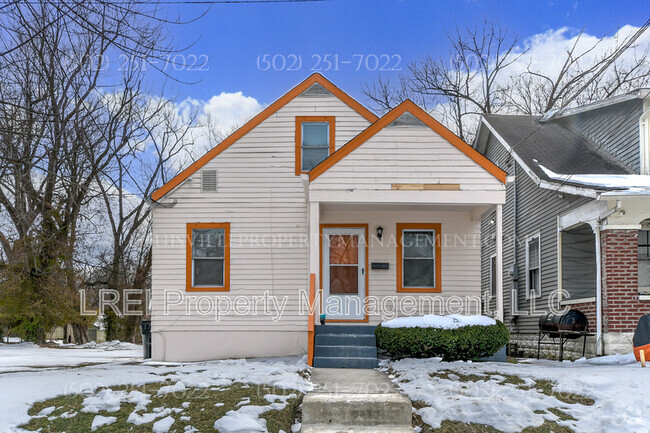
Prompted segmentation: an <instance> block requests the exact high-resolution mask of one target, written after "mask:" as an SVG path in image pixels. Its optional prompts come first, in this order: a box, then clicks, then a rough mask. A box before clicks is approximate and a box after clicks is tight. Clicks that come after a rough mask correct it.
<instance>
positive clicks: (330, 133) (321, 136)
mask: <svg viewBox="0 0 650 433" xmlns="http://www.w3.org/2000/svg"><path fill="white" fill-rule="evenodd" d="M334 130H335V127H334V116H298V117H296V175H298V174H300V173H307V172H309V170H311V169H312V168H314V167H316V166H317V165H318V164H320V163H321V162H322V161H323V160H324V159H325V158H327V157H328V156H330V155H331V154H332V153H333V152H334Z"/></svg>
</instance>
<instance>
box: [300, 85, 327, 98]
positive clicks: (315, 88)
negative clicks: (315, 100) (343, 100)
mask: <svg viewBox="0 0 650 433" xmlns="http://www.w3.org/2000/svg"><path fill="white" fill-rule="evenodd" d="M331 94H332V93H330V91H329V90H327V89H326V88H325V87H323V86H322V85H321V84H319V83H314V84H312V85H311V86H309V88H308V89H307V90H305V91H304V92H302V93H301V96H330V95H331Z"/></svg>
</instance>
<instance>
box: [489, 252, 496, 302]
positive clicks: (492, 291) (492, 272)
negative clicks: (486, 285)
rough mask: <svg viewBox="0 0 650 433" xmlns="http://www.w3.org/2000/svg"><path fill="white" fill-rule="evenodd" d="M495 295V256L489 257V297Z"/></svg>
mask: <svg viewBox="0 0 650 433" xmlns="http://www.w3.org/2000/svg"><path fill="white" fill-rule="evenodd" d="M496 293H497V256H496V255H495V256H490V296H491V297H493V298H494V297H495V296H496Z"/></svg>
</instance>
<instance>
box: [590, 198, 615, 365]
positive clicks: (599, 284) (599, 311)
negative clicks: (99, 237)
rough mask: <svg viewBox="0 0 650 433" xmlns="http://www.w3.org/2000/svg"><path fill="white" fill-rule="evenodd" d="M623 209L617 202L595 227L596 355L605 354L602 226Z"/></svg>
mask: <svg viewBox="0 0 650 433" xmlns="http://www.w3.org/2000/svg"><path fill="white" fill-rule="evenodd" d="M620 209H621V201H620V200H616V206H614V207H613V208H612V209H610V210H608V211H607V212H605V213H604V214H602V215H600V216H599V217H598V220H597V221H596V225H595V226H594V240H595V242H596V355H597V356H600V355H602V354H603V266H602V251H601V245H600V239H601V238H600V226H601V224H602V223H603V221H604V220H606V219H607V218H608V217H609V216H611V215H613V214H615V213H616V212H618V211H619V210H620Z"/></svg>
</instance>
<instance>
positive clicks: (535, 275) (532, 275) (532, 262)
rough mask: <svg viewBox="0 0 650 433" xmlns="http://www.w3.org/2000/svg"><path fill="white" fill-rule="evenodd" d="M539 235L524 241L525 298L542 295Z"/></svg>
mask: <svg viewBox="0 0 650 433" xmlns="http://www.w3.org/2000/svg"><path fill="white" fill-rule="evenodd" d="M540 255H541V250H540V242H539V233H538V234H536V235H534V236H531V237H529V238H528V239H527V240H526V297H527V298H530V297H535V298H536V297H538V296H541V295H542V284H541V283H542V279H541V273H540V269H541V266H540Z"/></svg>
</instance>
